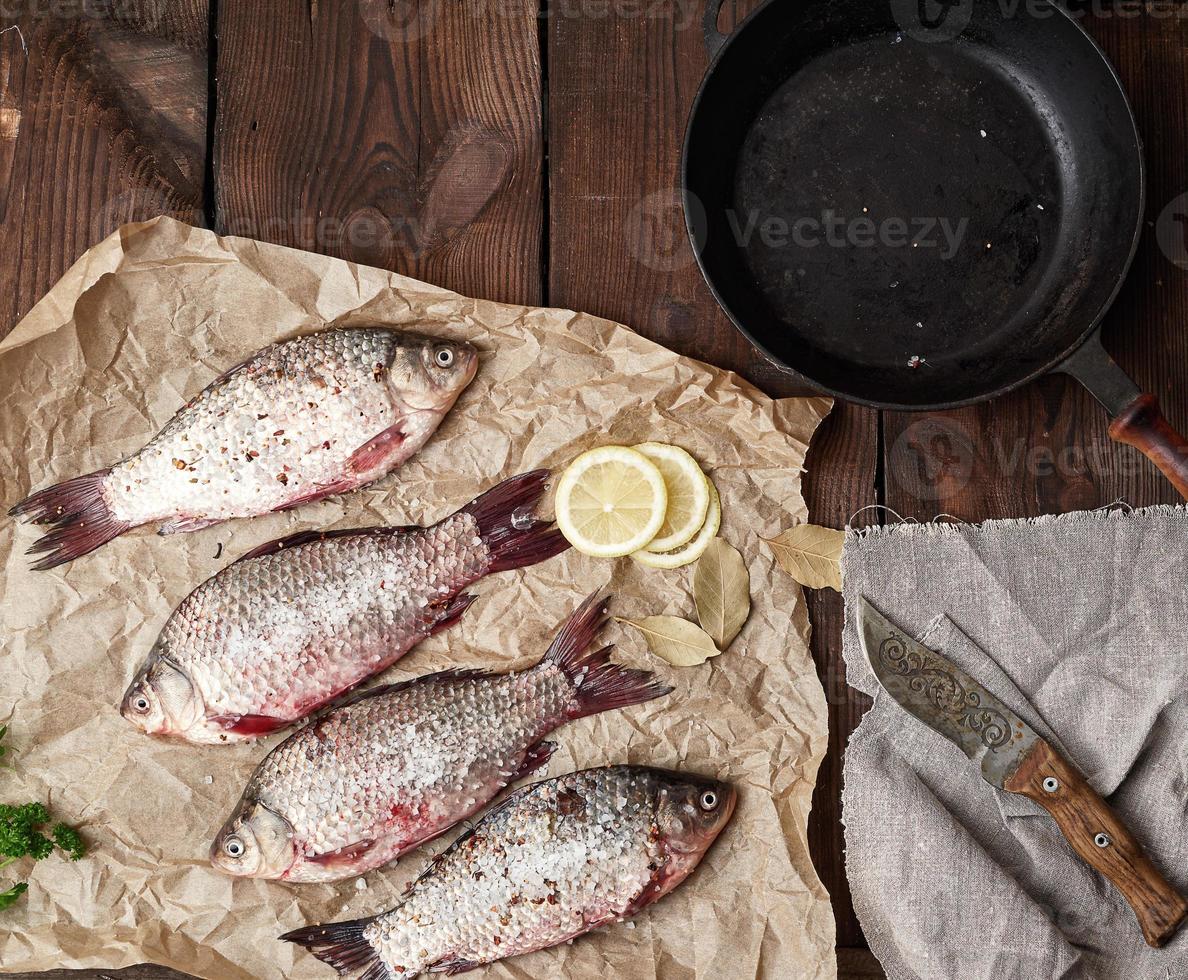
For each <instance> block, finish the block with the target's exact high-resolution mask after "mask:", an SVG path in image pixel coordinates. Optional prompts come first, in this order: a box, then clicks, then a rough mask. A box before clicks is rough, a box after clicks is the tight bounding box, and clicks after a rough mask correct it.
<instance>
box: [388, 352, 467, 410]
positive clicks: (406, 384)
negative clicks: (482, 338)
mask: <svg viewBox="0 0 1188 980" xmlns="http://www.w3.org/2000/svg"><path fill="white" fill-rule="evenodd" d="M477 371H478V351H476V350H475V349H474V348H473V347H472V346H471V345H470V344H467V343H465V342H463V341H458V340H447V339H445V338H443V337H426V336H423V335H421V334H402V335H401V337H400V342H399V343H398V344H397V346H396V350H395V353H394V354H393V355H392V361H391V363H390V364H389V365H388V371H387V382H388V388H389V389H390V391H391V393H392V397H393V399H394V400H395V401H396V403H397V404H399V405H402V406H403V407H404V408H405V409H407V410H408V411H410V412H433V413H436V414H437V415H445V413H446V412H448V411H449V410H450V408H451V407H453V404H454V402H455V401H457V400H458V396H459V395H460V394H462V392H463V391H464V390H465V388H466V386H467V385H468V384H470V382H471V381H473V380H474V375H475V373H476V372H477Z"/></svg>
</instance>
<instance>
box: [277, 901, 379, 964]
mask: <svg viewBox="0 0 1188 980" xmlns="http://www.w3.org/2000/svg"><path fill="white" fill-rule="evenodd" d="M374 920H375V916H371V917H369V918H366V919H351V920H350V921H348V922H331V923H329V924H327V925H320V926H304V927H303V928H301V929H294V930H293V931H292V932H286V933H285V934H284V935H283V936H281V937H280V938H281V940H282V941H284V942H289V943H296V944H297V945H298V946H304V947H305V948H306V949H308V950H309V951H310V952H311V953H313V955H314V956H316V957H317V958H318V959H319V960H321V961H322V962H323V963H328V964H329V965H330V966H332V967H334V969H336V970H337V971H338V972H339V973H347V972H353V971H359V970H365V971H366V972H365V973H364V974H363V976H364V977H367V978H368V980H388V978H390V977H392V976H393V974H392V972H391V971H390V970H389V969H388V968H387V967H386V966H385V965H384V962H383V960H381V959H380V955H379V950H377V949H376V948H375V947H374V946H372V945H371V943H369V942H368V941H367V939H366V938H364V936H363V930H365V929H366V928H367V927H368V926H369V925H370V924H371V923H372V922H373V921H374Z"/></svg>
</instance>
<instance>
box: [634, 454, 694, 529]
mask: <svg viewBox="0 0 1188 980" xmlns="http://www.w3.org/2000/svg"><path fill="white" fill-rule="evenodd" d="M633 448H634V449H635V451H636V452H637V453H643V454H644V455H645V456H647V457H648V459H650V460H651V461H652V462H653V463H655V464H656V466H658V467H659V469H660V473H661V474H662V475H663V477H664V485H665V487H667V488H668V512H667V513H666V514H665V515H664V523H663V524H661V525H660V530H659V531H658V532H657V534H656V537H655V538H653V539H652V542H651V543H650V544H649V545H648V546H647V550H648V551H672V550H673V549H674V548H679V547H680V546H681V545H683V544H688V543H689V542H690V541H691V540H692V539H693V537H694V536H695V535H696V534H697V532H698V531H700V530H701V528H702V526H703V525H704V524H705V515H706V514H707V513H709V500H710V495H709V478H708V477H707V476H706V475H705V474H704V473H702V472H701V466H700V464H699V463H698V462H697V460H695V459H694V458H693V457H692V456H690V455H689V454H688V453H687V452H685V450H683V449H681V447H680V446H669V445H667V444H665V443H663V442H645V443H642V444H640V445H638V446H635V447H633Z"/></svg>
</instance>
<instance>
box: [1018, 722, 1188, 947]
mask: <svg viewBox="0 0 1188 980" xmlns="http://www.w3.org/2000/svg"><path fill="white" fill-rule="evenodd" d="M1004 788H1005V789H1006V790H1007V791H1008V792H1011V793H1019V794H1021V795H1023V796H1026V797H1027V798H1028V799H1031V800H1034V801H1035V802H1036V803H1038V804H1039V805H1040V806H1042V807H1043V808H1044V809H1045V810H1047V811H1048V812H1049V813H1050V814H1052V816H1053V817H1054V818H1055V819H1056V824H1057V826H1059V827H1060V832H1061V833H1062V834H1064V836H1065V837H1066V838H1067V839H1068V842H1069V843H1070V844H1072V846H1073V849H1074V850H1075V851H1076V852H1077V854H1079V855H1080V856H1081V859H1082V860H1083V861H1085V863H1086V864H1088V865H1090V866H1091V867H1093V868H1096V869H1097V870H1098V871H1100V872H1101V873H1102V874H1103V875H1105V876H1106V878H1108V879H1109V880H1110V882H1111V883H1112V884H1113V886H1114V887H1115V888H1117V889H1118V891H1120V892H1121V893H1122V895H1123V897H1124V898H1125V899H1126V901H1128V902H1129V903H1130V907H1131V908H1132V909H1134V914H1135V915H1136V916H1138V921H1139V926H1140V927H1141V928H1142V930H1143V938H1144V939H1146V940H1147V943H1148V944H1149V945H1151V946H1155V947H1159V946H1162V945H1163V944H1164V943H1166V942H1167V941H1168V940H1169V939H1171V937H1172V936H1173V935H1175V932H1176V930H1177V929H1178V928H1179V926H1180V923H1181V922H1183V921H1184V917H1185V916H1186V915H1188V902H1185V901H1184V898H1183V897H1182V896H1181V895H1180V893H1179V892H1177V891H1176V890H1175V889H1174V888H1173V887H1172V886H1171V885H1170V884H1169V883H1168V882H1167V880H1166V879H1165V878H1164V877H1163V875H1161V874H1160V873H1159V871H1158V869H1157V868H1156V867H1155V865H1153V864H1152V863H1151V859H1150V858H1148V857H1147V855H1146V854H1145V853H1144V852H1143V849H1142V847H1141V846H1140V845H1139V842H1138V841H1136V840H1135V839H1134V835H1133V834H1131V833H1130V831H1129V830H1127V829H1126V825H1125V824H1123V823H1122V821H1121V820H1120V819H1119V818H1118V815H1117V814H1116V813H1114V811H1113V810H1111V809H1110V806H1109V804H1108V803H1106V801H1105V800H1103V799H1102V798H1101V797H1100V796H1098V795H1097V793H1096V792H1095V791H1094V789H1093V787H1092V786H1090V785H1089V784H1088V783H1087V782H1086V781H1085V777H1084V776H1082V775H1081V774H1080V773H1079V772H1077V770H1076V768H1074V767H1073V766H1072V764H1071V763H1069V762H1067V761H1066V760H1065V759H1064V758H1063V757H1062V756H1061V755H1060V753H1059V752H1057V751H1056V750H1055V749H1053V748H1052V746H1050V745H1049V744H1048V743H1047V742H1045V741H1043V740H1042V739H1041V740H1040V741H1039V742H1037V743H1036V745H1035V747H1034V748H1033V749H1032V750H1031V751H1030V752H1029V753H1028V754H1027V755H1026V756H1025V757H1024V759H1023V761H1022V762H1021V763H1020V764H1019V768H1018V769H1017V770H1016V771H1015V773H1014V774H1013V775H1012V776H1011V777H1010V778H1009V779H1008V780H1007V781H1006V784H1005V786H1004Z"/></svg>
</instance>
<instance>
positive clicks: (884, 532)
mask: <svg viewBox="0 0 1188 980" xmlns="http://www.w3.org/2000/svg"><path fill="white" fill-rule="evenodd" d="M1186 542H1188V512H1186V511H1185V510H1184V509H1183V508H1180V507H1153V508H1149V509H1144V510H1138V511H1133V512H1129V513H1127V512H1124V511H1109V512H1107V511H1097V512H1092V513H1078V514H1070V515H1064V516H1060V517H1047V518H1040V519H1038V520H1033V521H991V522H988V523H986V524H983V525H980V526H971V525H942V524H927V525H910V524H900V525H897V526H894V527H888V528H875V529H872V530H869V531H865V532H851V533H850V534H848V535H847V541H846V548H845V553H844V558H843V582H844V588H843V592H844V596H845V601H846V625H845V631H844V636H843V653H844V657H845V661H846V668H847V678H848V680H849V682H850V683H851V684H852V685H853V686H855V687H857V688H858V689H860V690H862V691H865V692H867V693H868V694H872V695H874V696H875V702H874V706H873V708H872V709H871V711H870V712H869V713H868V714H867V715H866V717H865V718H864V719H863V721H862V724H861V725H860V726H859V728H858V730H857V731H856V732H855V733H854V735H853V736H852V738H851V741H850V744H849V747H848V749H847V752H846V759H845V794H844V798H843V820H844V822H845V834H846V847H847V861H846V863H847V871H848V874H849V879H850V884H851V888H852V890H853V896H854V907H855V910H856V912H857V914H858V918H859V921H860V922H861V923H862V927H863V929H864V930H865V933H866V938H867V940H868V941H869V943H870V947H871V950H872V951H873V952H874V954H875V955H876V956H877V957H878V959H879V961H880V962H881V963H882V965H883V968H884V969H885V970H886V972H887V976H888V978H889V980H917V978H918V980H955V978H961V980H983V978H985V980H989V978H992V977H993V978H1011V980H1082V978H1094V980H1172V978H1182V977H1188V928H1185V929H1183V930H1181V932H1180V933H1179V934H1178V935H1177V936H1176V937H1175V938H1174V939H1173V940H1172V941H1171V943H1169V944H1168V946H1167V947H1166V948H1164V949H1163V950H1155V949H1151V948H1150V947H1148V946H1147V945H1146V944H1145V943H1144V941H1143V938H1142V934H1141V933H1140V931H1139V927H1138V923H1137V922H1136V920H1135V917H1134V914H1133V912H1132V911H1131V909H1130V907H1129V906H1128V905H1127V904H1126V902H1125V900H1124V899H1123V898H1122V896H1121V895H1120V894H1119V893H1118V892H1117V891H1115V890H1114V888H1113V887H1112V886H1111V885H1110V884H1109V883H1108V882H1107V881H1106V879H1105V878H1103V877H1102V876H1101V875H1099V874H1098V873H1097V872H1095V871H1093V870H1092V869H1090V868H1089V867H1088V866H1087V865H1085V864H1083V863H1082V862H1081V861H1080V860H1079V859H1078V858H1077V856H1076V855H1075V854H1074V853H1073V851H1072V848H1071V847H1070V846H1069V845H1068V843H1067V842H1066V841H1065V840H1064V838H1063V837H1062V836H1061V834H1060V832H1059V830H1057V828H1056V824H1055V822H1054V821H1053V820H1052V819H1051V818H1050V817H1049V816H1048V815H1047V814H1046V812H1045V811H1044V810H1042V809H1041V808H1040V807H1039V806H1037V805H1035V804H1033V803H1032V802H1031V801H1029V800H1027V799H1025V798H1023V797H1020V796H1015V795H1012V794H1009V793H1005V792H1003V791H1001V790H998V789H996V788H995V787H992V786H990V785H989V784H988V783H986V782H984V781H983V780H982V779H981V777H980V774H979V772H978V770H977V768H976V766H975V765H973V764H972V763H971V762H970V761H969V760H968V759H967V758H966V757H965V756H964V755H963V754H962V753H961V752H960V751H959V750H958V749H957V748H956V747H955V746H954V745H952V744H951V743H950V742H948V741H947V740H946V739H944V738H943V737H942V736H941V735H939V734H937V733H935V732H933V731H932V730H931V729H929V728H927V727H926V726H924V725H923V724H921V723H920V722H918V721H917V720H916V719H914V718H913V717H911V716H910V715H908V714H907V713H906V712H905V711H903V709H902V708H900V707H899V706H898V705H897V704H896V703H895V702H894V701H892V699H891V698H890V697H889V696H888V695H887V694H885V693H884V692H883V691H882V690H881V689H880V688H879V687H878V685H877V683H876V681H875V679H874V676H873V674H872V672H871V670H870V667H869V665H868V664H867V662H866V658H865V656H864V654H863V652H862V649H861V646H860V644H859V642H858V634H857V631H856V627H855V615H856V610H857V600H858V598H859V597H860V596H866V597H867V598H868V599H869V600H870V601H871V602H873V603H874V605H875V606H876V607H877V608H878V609H879V610H880V611H882V612H883V613H884V614H885V615H886V616H888V617H889V618H890V619H891V620H892V621H893V622H895V623H896V624H897V625H899V626H900V627H901V628H902V629H903V630H904V631H906V632H908V633H910V634H912V635H914V636H917V637H919V638H920V639H921V640H922V642H924V643H925V644H926V645H928V646H929V647H931V648H933V649H935V650H937V651H939V652H941V653H943V654H944V655H945V656H947V657H949V658H950V659H951V660H953V661H954V662H955V663H957V664H958V665H959V666H961V667H962V668H964V669H965V670H966V671H968V672H969V673H970V674H971V675H973V676H974V677H975V678H977V679H978V680H980V681H981V682H982V683H983V684H984V685H985V686H986V687H987V688H989V689H990V690H991V691H992V692H993V693H994V694H996V695H997V696H998V697H999V698H1001V699H1002V700H1003V701H1004V702H1005V703H1006V704H1007V705H1009V706H1010V707H1012V708H1013V709H1015V710H1016V711H1017V712H1018V713H1019V715H1021V716H1022V717H1023V718H1024V719H1025V720H1026V721H1028V723H1030V724H1031V725H1032V726H1033V727H1034V728H1035V729H1036V730H1037V731H1038V732H1039V733H1040V734H1041V735H1043V736H1044V737H1046V738H1048V739H1049V740H1050V741H1051V742H1052V744H1053V745H1054V746H1055V747H1056V748H1058V749H1059V750H1060V751H1061V752H1062V753H1063V754H1064V755H1065V757H1066V758H1068V759H1069V760H1070V761H1071V762H1072V763H1073V764H1074V765H1076V766H1077V767H1078V768H1080V770H1081V771H1082V772H1083V773H1084V774H1085V776H1086V778H1087V779H1088V780H1089V782H1090V783H1091V784H1092V785H1093V787H1094V788H1095V789H1096V790H1097V791H1098V792H1099V793H1100V794H1101V795H1102V796H1104V797H1106V798H1107V800H1108V802H1109V803H1110V804H1111V805H1112V806H1113V807H1114V808H1115V809H1116V810H1117V811H1118V812H1119V814H1120V815H1121V816H1122V818H1123V820H1124V821H1125V822H1126V824H1127V825H1128V826H1129V827H1130V829H1131V831H1132V832H1133V833H1134V834H1135V836H1136V837H1137V838H1138V839H1139V841H1140V842H1141V843H1142V844H1143V846H1144V847H1145V848H1146V850H1147V852H1148V854H1149V855H1150V856H1151V858H1152V860H1153V861H1154V862H1155V864H1156V865H1157V866H1158V867H1159V868H1160V869H1161V870H1162V871H1163V873H1164V875H1165V876H1166V877H1167V878H1168V880H1169V881H1170V882H1171V883H1172V884H1173V885H1175V886H1176V887H1177V888H1178V889H1179V890H1180V891H1181V892H1182V893H1188V738H1186V737H1185V736H1186V734H1188V690H1186V685H1185V679H1186V677H1185V675H1186V673H1188V575H1186V574H1185V573H1186V571H1188V548H1186V547H1185V544H1186Z"/></svg>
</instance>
